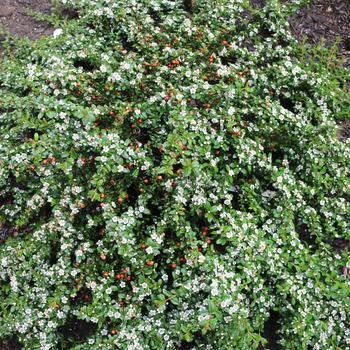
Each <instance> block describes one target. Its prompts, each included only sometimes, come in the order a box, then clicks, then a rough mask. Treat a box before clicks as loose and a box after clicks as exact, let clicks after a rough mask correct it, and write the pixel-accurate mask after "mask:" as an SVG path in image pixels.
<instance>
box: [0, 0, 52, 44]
mask: <svg viewBox="0 0 350 350" xmlns="http://www.w3.org/2000/svg"><path fill="white" fill-rule="evenodd" d="M28 10H31V11H35V12H41V13H46V14H48V13H50V12H51V10H52V3H51V1H50V0H0V27H4V28H6V29H7V30H8V31H9V32H10V33H11V34H12V35H14V36H17V37H28V38H29V39H32V40H34V39H38V38H39V37H40V36H42V35H50V34H52V31H53V28H52V27H51V26H50V25H49V24H48V23H45V22H39V21H36V20H35V19H34V18H33V17H32V16H30V15H28V13H27V11H28Z"/></svg>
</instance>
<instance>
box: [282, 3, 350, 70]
mask: <svg viewBox="0 0 350 350" xmlns="http://www.w3.org/2000/svg"><path fill="white" fill-rule="evenodd" d="M349 18H350V0H314V1H312V2H311V4H310V5H309V6H307V7H304V8H302V9H301V10H300V11H298V12H297V13H296V14H295V15H294V16H292V17H291V18H290V20H289V23H290V25H291V29H292V31H293V33H294V35H295V36H296V38H297V39H301V38H302V37H304V36H306V37H307V38H308V41H309V42H310V43H311V44H317V43H318V42H320V41H321V39H322V38H324V39H325V44H326V45H327V46H330V45H333V44H334V43H335V42H336V40H337V37H339V40H340V42H339V46H340V54H341V56H342V57H343V58H345V60H346V62H345V65H346V66H348V67H350V20H349Z"/></svg>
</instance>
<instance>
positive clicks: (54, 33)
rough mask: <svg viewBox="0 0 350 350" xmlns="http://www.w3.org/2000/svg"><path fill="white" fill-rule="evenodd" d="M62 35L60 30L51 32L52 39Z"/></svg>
mask: <svg viewBox="0 0 350 350" xmlns="http://www.w3.org/2000/svg"><path fill="white" fill-rule="evenodd" d="M62 33H63V30H62V29H61V28H57V29H55V30H54V31H53V37H54V38H57V37H59V36H60V35H61V34H62Z"/></svg>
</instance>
